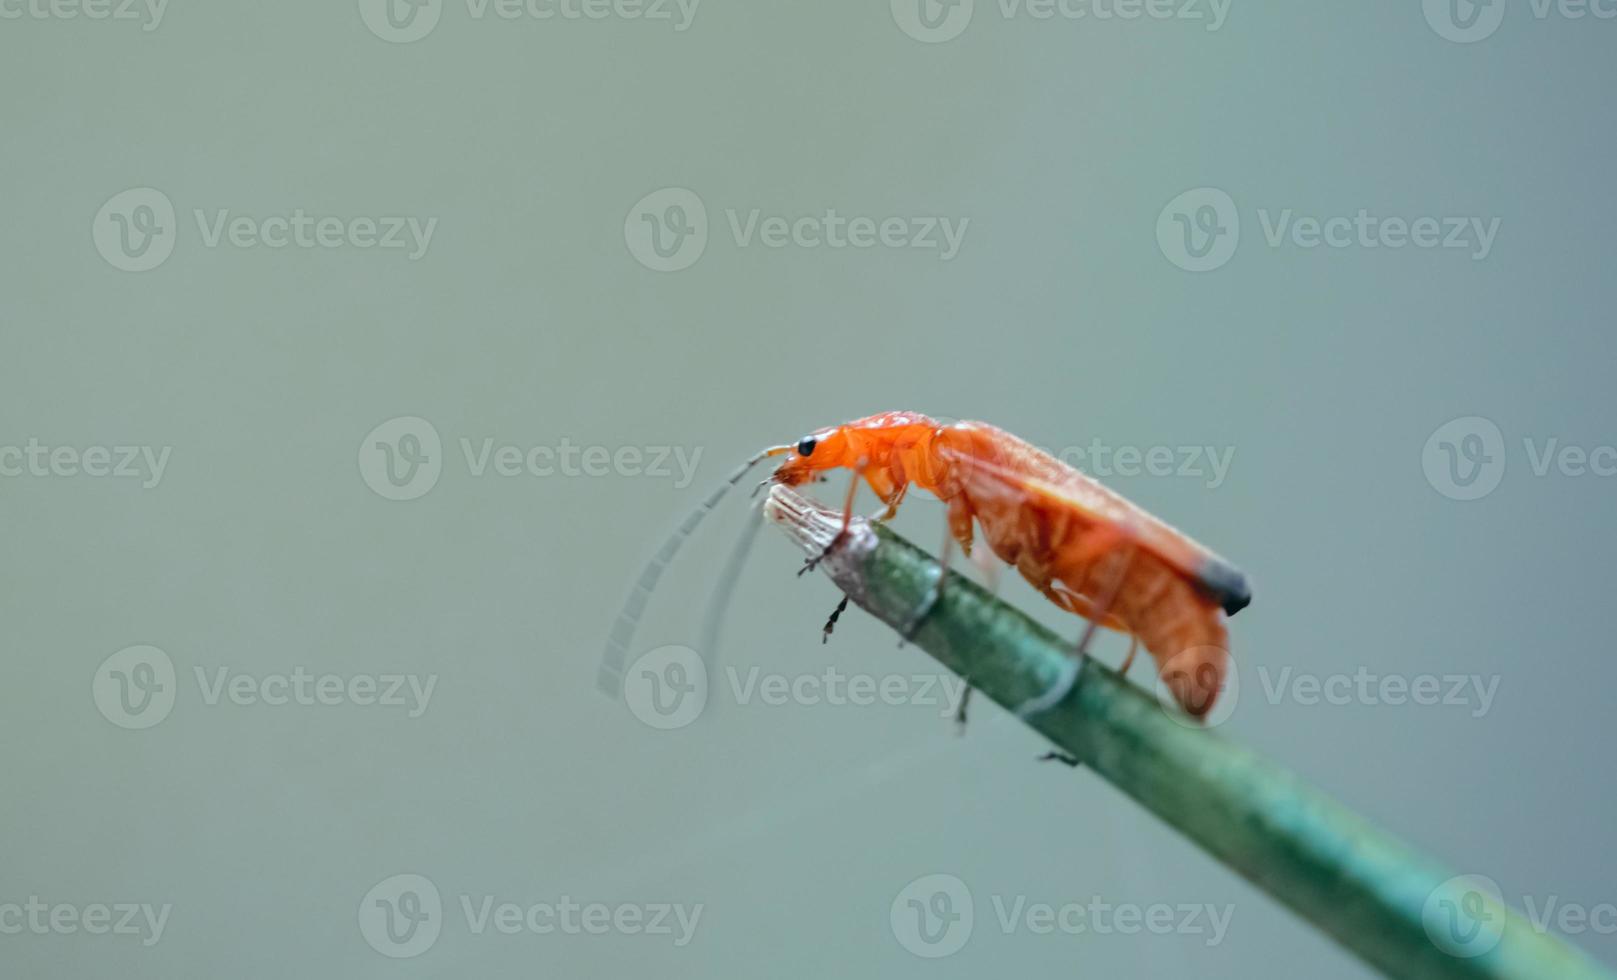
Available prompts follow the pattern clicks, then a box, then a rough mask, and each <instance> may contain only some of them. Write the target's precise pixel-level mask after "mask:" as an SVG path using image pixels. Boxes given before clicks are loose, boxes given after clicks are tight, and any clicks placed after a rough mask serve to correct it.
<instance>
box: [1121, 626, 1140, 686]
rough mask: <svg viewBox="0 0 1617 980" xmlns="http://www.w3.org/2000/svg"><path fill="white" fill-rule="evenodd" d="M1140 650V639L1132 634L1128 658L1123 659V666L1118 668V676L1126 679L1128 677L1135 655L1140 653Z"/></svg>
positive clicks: (1130, 635)
mask: <svg viewBox="0 0 1617 980" xmlns="http://www.w3.org/2000/svg"><path fill="white" fill-rule="evenodd" d="M1139 649H1140V638H1139V637H1138V636H1137V635H1135V634H1133V633H1130V634H1129V652H1128V656H1126V657H1124V658H1123V665H1122V666H1121V667H1119V668H1117V674H1118V676H1119V677H1125V676H1127V675H1128V672H1129V666H1130V665H1131V664H1133V663H1134V655H1135V654H1136V653H1138V652H1139Z"/></svg>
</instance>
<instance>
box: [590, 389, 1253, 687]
mask: <svg viewBox="0 0 1617 980" xmlns="http://www.w3.org/2000/svg"><path fill="white" fill-rule="evenodd" d="M774 456H785V457H786V458H785V461H784V462H782V463H781V465H780V467H779V468H778V469H777V470H776V471H775V474H774V475H773V476H772V477H771V478H770V481H766V482H775V483H782V484H786V485H789V486H796V485H800V484H803V483H806V482H809V481H810V480H813V479H815V478H817V477H818V476H819V474H821V473H823V472H824V471H827V470H832V469H848V470H851V471H852V474H853V477H852V480H851V482H850V484H849V487H848V494H847V502H846V505H845V509H844V516H843V526H844V528H846V527H847V526H848V522H850V521H851V520H852V518H853V501H854V492H855V491H856V490H857V489H858V483H859V480H861V479H863V480H864V481H865V482H866V483H867V484H869V486H870V488H871V489H872V490H874V491H875V493H876V495H877V496H878V497H879V498H880V499H881V500H882V501H883V502H884V503H885V504H886V510H885V511H884V512H883V513H882V514H881V515H879V516H878V518H877V519H878V520H885V519H888V518H890V517H892V516H893V515H894V514H896V513H897V512H898V507H899V505H900V504H901V503H902V502H903V500H904V495H905V494H906V493H907V492H908V490H909V488H910V487H911V485H914V486H918V487H920V488H921V489H923V490H926V491H928V492H930V493H932V494H934V495H935V496H936V497H937V498H938V499H939V500H941V501H942V502H943V503H944V505H945V507H946V508H947V515H948V528H949V533H950V537H951V538H952V540H954V541H958V542H959V544H960V546H961V547H962V548H963V549H964V550H965V551H966V553H967V554H970V552H971V546H972V541H973V537H974V535H973V521H975V522H976V524H977V525H980V526H981V528H982V532H983V538H984V540H986V541H987V542H988V545H989V547H990V548H991V549H992V550H993V552H994V554H996V555H997V556H999V558H1000V559H1001V560H1003V561H1004V562H1006V563H1007V564H1010V565H1014V566H1016V568H1017V570H1018V571H1020V572H1021V573H1022V576H1023V577H1024V578H1026V579H1027V580H1028V582H1030V583H1031V584H1032V585H1033V587H1034V588H1036V589H1038V590H1039V591H1040V592H1042V593H1044V595H1045V596H1046V597H1048V598H1049V599H1050V601H1052V602H1054V603H1055V604H1056V605H1057V606H1060V607H1061V608H1062V609H1065V610H1067V611H1069V612H1073V613H1076V614H1078V615H1080V616H1083V617H1085V618H1086V619H1088V620H1089V627H1088V629H1086V630H1085V632H1084V634H1083V638H1082V639H1081V640H1080V641H1079V645H1078V651H1079V653H1080V654H1082V653H1083V652H1085V650H1086V649H1087V647H1088V644H1089V641H1090V639H1091V637H1092V636H1093V634H1094V631H1095V628H1096V627H1097V626H1105V627H1107V628H1110V629H1115V630H1120V631H1122V632H1125V633H1127V634H1129V636H1130V637H1131V640H1132V641H1134V642H1136V643H1139V644H1143V645H1144V646H1145V648H1146V650H1147V651H1149V652H1150V653H1151V655H1152V656H1153V657H1154V658H1155V659H1156V661H1157V664H1158V669H1159V673H1160V674H1161V676H1162V679H1163V681H1164V683H1165V684H1166V685H1167V686H1168V689H1169V690H1170V691H1171V692H1172V693H1173V695H1174V697H1175V699H1176V700H1177V701H1178V702H1179V704H1180V705H1182V706H1183V707H1184V709H1185V710H1186V711H1187V712H1189V713H1190V714H1191V715H1193V716H1195V717H1198V718H1199V717H1201V716H1203V715H1205V714H1206V713H1207V712H1208V711H1209V710H1210V709H1211V708H1212V706H1213V703H1214V701H1215V699H1216V698H1217V696H1218V692H1219V690H1220V689H1221V688H1222V686H1223V682H1224V676H1225V673H1226V671H1227V670H1228V661H1229V653H1228V638H1227V635H1226V632H1225V628H1224V617H1225V616H1227V615H1234V614H1235V613H1237V612H1239V611H1240V610H1241V609H1244V608H1245V607H1246V606H1247V604H1248V603H1250V602H1251V600H1252V593H1251V590H1250V588H1249V587H1248V585H1247V581H1246V577H1245V576H1244V575H1242V574H1241V572H1239V571H1238V570H1237V569H1236V568H1235V567H1234V566H1232V565H1231V564H1229V563H1228V562H1226V561H1225V560H1223V559H1222V558H1220V557H1218V556H1217V555H1215V554H1214V553H1213V552H1211V551H1209V550H1208V549H1207V548H1205V547H1203V546H1201V545H1200V544H1197V543H1196V542H1195V541H1193V540H1192V539H1190V538H1189V537H1187V536H1185V535H1184V534H1183V533H1181V532H1180V531H1178V530H1175V529H1174V528H1173V527H1171V526H1169V525H1168V524H1166V523H1164V522H1163V521H1161V520H1159V519H1157V518H1156V517H1153V516H1152V515H1150V514H1149V513H1147V512H1145V511H1144V510H1142V509H1140V508H1139V507H1137V506H1135V505H1134V504H1132V503H1130V502H1129V501H1127V500H1125V499H1124V498H1123V497H1121V496H1119V495H1118V494H1116V493H1114V492H1112V491H1111V490H1108V489H1107V488H1105V487H1103V486H1101V485H1100V484H1099V483H1097V482H1095V481H1094V480H1093V479H1091V478H1090V477H1088V476H1085V475H1084V474H1083V473H1080V472H1079V471H1078V470H1076V469H1074V468H1072V467H1071V466H1068V465H1067V464H1065V463H1063V462H1061V461H1060V460H1058V459H1056V458H1055V457H1053V456H1051V455H1049V454H1048V453H1045V452H1043V451H1041V450H1040V449H1038V448H1036V447H1035V446H1033V445H1031V444H1029V443H1027V442H1024V441H1023V440H1021V439H1018V438H1017V437H1016V436H1013V435H1011V434H1010V433H1008V432H1005V431H1004V430H1002V429H998V428H995V427H994V426H992V425H988V424H986V423H983V422H954V423H950V424H947V425H944V424H940V423H938V422H937V421H934V420H933V419H931V418H928V417H927V416H925V415H920V414H918V413H914V412H885V413H882V414H880V415H872V416H870V417H869V418H863V419H859V420H857V421H854V422H848V423H846V424H844V425H839V426H832V427H830V428H825V429H820V430H817V431H816V432H814V433H813V434H811V435H808V436H805V437H804V438H803V439H801V440H800V441H799V442H798V443H797V444H796V445H795V446H775V447H772V448H770V449H766V450H764V451H762V452H760V453H758V454H757V455H756V456H754V457H753V458H752V459H751V460H749V461H748V462H747V463H746V464H745V465H743V466H742V467H741V468H740V469H738V470H736V472H735V473H734V474H732V475H731V476H730V478H729V479H728V480H726V481H725V483H724V485H722V486H721V487H720V488H719V489H718V490H716V491H715V492H714V493H712V494H711V495H709V496H708V498H707V499H706V500H704V501H703V503H702V505H701V506H699V507H698V508H697V511H696V512H695V513H694V514H692V515H691V516H690V517H689V518H687V519H686V520H685V521H684V522H683V523H682V525H681V526H680V528H679V529H678V530H677V531H676V532H675V534H674V536H673V537H672V538H670V540H669V541H668V543H667V544H666V545H664V547H663V548H662V550H661V551H660V552H659V553H658V555H657V556H656V557H655V558H654V559H653V560H652V563H651V564H650V565H649V566H648V567H647V568H646V570H645V572H643V573H642V575H641V578H640V581H639V584H638V586H637V588H636V590H635V592H634V593H632V594H631V596H630V600H629V603H628V604H627V605H626V607H625V609H624V611H623V613H622V614H621V615H620V616H619V619H618V626H617V628H616V629H615V630H614V632H613V638H612V640H611V641H610V642H609V645H608V652H609V655H610V654H612V653H614V652H615V653H616V655H617V659H618V660H619V661H621V659H622V654H623V651H624V650H625V649H626V648H627V644H628V640H629V637H630V636H631V635H632V631H633V628H634V624H635V622H636V621H637V620H638V619H639V614H640V611H641V610H642V609H643V607H644V603H645V599H646V597H647V595H649V593H650V591H651V588H652V587H653V586H654V585H655V584H656V581H657V579H658V578H659V577H660V575H661V573H662V569H663V568H665V567H666V566H667V563H668V561H669V560H670V559H672V557H673V554H674V552H675V551H677V549H678V547H679V545H680V543H681V542H682V541H683V539H684V538H685V537H688V536H689V535H690V533H691V531H693V530H694V529H695V527H696V525H697V524H698V523H699V522H700V521H701V519H702V517H704V516H705V515H706V514H707V513H708V512H709V511H711V510H712V509H713V507H714V506H715V505H716V504H717V503H718V500H719V498H720V497H722V496H723V494H724V492H725V491H726V490H728V489H729V488H730V487H731V486H734V485H735V484H736V483H737V482H739V480H740V479H741V477H742V476H743V475H744V474H745V473H746V472H747V470H749V469H750V468H751V467H752V466H753V465H755V464H757V463H758V462H760V461H762V460H763V459H766V458H769V457H774ZM833 547H834V545H833ZM944 560H945V562H947V554H945V559H944ZM817 561H818V559H810V560H809V562H808V563H807V565H806V566H805V570H806V569H807V568H809V567H813V565H814V564H815V563H817ZM840 610H841V607H839V608H838V611H839V612H840ZM924 611H925V610H922V611H920V613H918V615H917V617H916V620H915V622H916V623H917V624H918V623H919V620H920V618H921V616H922V615H924ZM834 618H835V614H833V621H834ZM828 629H829V624H828ZM1133 657H1134V647H1133V646H1132V645H1131V646H1130V648H1129V653H1128V658H1127V659H1126V660H1125V661H1124V663H1123V670H1127V669H1128V666H1129V664H1130V663H1131V662H1132V660H1133ZM610 659H611V657H610V656H609V661H610ZM608 676H609V674H608V672H607V671H606V669H605V668H603V679H606V678H607V677H608Z"/></svg>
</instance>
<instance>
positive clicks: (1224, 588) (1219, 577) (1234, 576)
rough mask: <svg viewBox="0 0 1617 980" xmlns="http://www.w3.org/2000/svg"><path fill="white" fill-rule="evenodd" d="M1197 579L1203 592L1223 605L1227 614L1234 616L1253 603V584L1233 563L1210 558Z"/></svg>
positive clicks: (1203, 564)
mask: <svg viewBox="0 0 1617 980" xmlns="http://www.w3.org/2000/svg"><path fill="white" fill-rule="evenodd" d="M1196 579H1197V585H1198V586H1200V588H1201V590H1202V592H1204V593H1206V595H1207V596H1208V598H1210V599H1212V600H1213V601H1214V602H1217V603H1218V604H1219V605H1220V606H1221V607H1223V609H1224V614H1225V615H1226V616H1233V615H1235V614H1236V613H1238V612H1240V611H1241V610H1243V609H1245V608H1246V607H1247V606H1250V605H1251V604H1252V586H1251V585H1250V584H1249V583H1248V582H1247V580H1246V576H1245V575H1242V574H1241V571H1240V569H1238V568H1236V567H1235V566H1233V565H1228V564H1225V563H1224V562H1222V561H1219V560H1218V559H1216V558H1209V559H1208V560H1207V561H1205V562H1203V563H1202V567H1201V569H1200V571H1198V572H1197V575H1196Z"/></svg>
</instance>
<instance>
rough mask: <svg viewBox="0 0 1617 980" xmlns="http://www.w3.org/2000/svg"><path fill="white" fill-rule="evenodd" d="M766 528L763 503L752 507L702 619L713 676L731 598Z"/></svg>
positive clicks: (704, 657)
mask: <svg viewBox="0 0 1617 980" xmlns="http://www.w3.org/2000/svg"><path fill="white" fill-rule="evenodd" d="M763 526H764V504H763V501H762V500H760V501H758V503H756V504H754V505H752V507H750V508H748V511H747V523H746V526H745V527H743V528H742V529H741V535H740V536H739V537H737V538H736V543H735V547H734V548H732V549H731V550H730V557H729V558H728V559H726V560H725V562H724V569H723V570H722V571H720V572H719V578H718V581H716V582H715V583H714V584H713V594H712V595H711V596H709V597H708V601H707V612H706V613H705V614H703V616H702V639H701V641H700V642H701V646H700V647H699V648H698V652H699V653H700V654H701V656H702V661H703V663H705V664H706V665H707V671H708V676H709V677H712V676H713V670H714V668H715V667H716V666H718V662H719V632H720V630H721V629H722V628H723V626H724V614H725V611H726V610H727V609H729V608H730V597H731V596H732V595H734V594H735V589H736V583H737V582H738V581H740V580H741V570H742V568H743V567H745V566H746V564H747V557H748V556H749V555H751V554H752V544H753V542H754V541H756V540H757V539H758V529H759V528H761V527H763Z"/></svg>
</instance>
